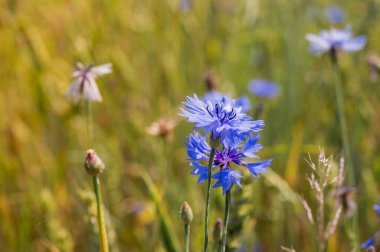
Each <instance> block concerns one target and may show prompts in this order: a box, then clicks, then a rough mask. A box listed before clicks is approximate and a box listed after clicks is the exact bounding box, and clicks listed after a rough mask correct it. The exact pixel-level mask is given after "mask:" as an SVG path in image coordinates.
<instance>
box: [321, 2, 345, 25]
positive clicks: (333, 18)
mask: <svg viewBox="0 0 380 252" xmlns="http://www.w3.org/2000/svg"><path fill="white" fill-rule="evenodd" d="M324 14H325V17H326V19H327V20H328V21H329V22H330V23H333V24H339V23H342V22H343V20H344V18H345V16H346V14H345V13H344V11H343V10H342V9H341V8H338V7H336V6H330V7H327V8H326V9H325V13H324Z"/></svg>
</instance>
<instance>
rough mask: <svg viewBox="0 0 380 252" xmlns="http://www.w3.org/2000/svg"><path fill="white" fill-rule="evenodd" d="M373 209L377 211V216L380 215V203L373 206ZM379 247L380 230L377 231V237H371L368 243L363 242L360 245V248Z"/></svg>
mask: <svg viewBox="0 0 380 252" xmlns="http://www.w3.org/2000/svg"><path fill="white" fill-rule="evenodd" d="M373 209H374V210H375V211H376V213H377V214H379V215H380V201H379V203H378V204H377V205H373ZM379 245H380V230H379V231H377V232H376V233H375V235H374V236H373V237H371V238H370V239H368V240H367V241H366V242H363V243H362V244H360V247H361V248H365V249H368V248H370V247H371V246H374V247H376V246H379Z"/></svg>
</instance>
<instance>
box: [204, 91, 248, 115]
mask: <svg viewBox="0 0 380 252" xmlns="http://www.w3.org/2000/svg"><path fill="white" fill-rule="evenodd" d="M223 98H224V99H230V100H231V99H232V98H230V97H229V96H227V95H224V94H222V93H220V92H218V91H215V90H212V91H209V92H207V93H206V94H205V95H204V96H203V98H202V101H204V102H208V101H209V102H211V103H215V102H221V101H222V100H223ZM235 107H241V112H243V113H246V112H248V111H249V110H251V108H252V104H251V101H250V100H249V98H248V97H247V96H245V95H243V96H241V97H239V98H237V99H236V100H235Z"/></svg>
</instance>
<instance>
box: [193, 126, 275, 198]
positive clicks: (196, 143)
mask: <svg viewBox="0 0 380 252" xmlns="http://www.w3.org/2000/svg"><path fill="white" fill-rule="evenodd" d="M259 137H260V136H259V135H255V136H249V137H248V138H247V139H246V141H245V142H244V143H243V142H242V141H241V140H240V139H234V140H236V141H235V142H234V143H232V142H231V143H224V144H223V146H222V148H221V149H217V150H216V153H215V158H214V163H213V169H214V168H220V170H219V171H218V172H216V173H215V174H214V175H213V176H212V178H214V179H217V182H216V183H215V185H214V188H215V187H220V186H222V187H223V194H225V193H226V192H227V191H228V190H229V189H230V188H231V187H232V185H233V184H236V185H237V186H239V187H241V184H240V178H242V177H243V176H242V175H241V172H240V171H239V170H234V169H232V167H231V163H235V164H237V165H240V166H243V167H246V168H247V169H248V170H249V172H250V173H251V175H252V176H255V177H257V176H258V175H259V173H266V170H265V169H266V168H268V167H269V166H270V163H271V161H272V160H271V159H269V160H265V161H261V162H255V163H247V162H246V161H244V159H245V158H258V156H257V155H256V154H255V153H256V152H258V151H259V150H260V149H261V148H262V145H261V144H257V142H258V140H259ZM186 146H187V148H188V150H187V154H188V156H189V159H190V160H191V162H190V165H191V166H193V167H194V169H193V171H192V172H191V174H193V175H198V176H199V178H198V183H201V182H203V181H205V180H207V178H208V167H207V166H204V165H202V164H201V163H200V161H202V160H208V159H209V156H210V150H211V148H210V146H209V145H208V143H207V141H206V138H205V136H203V135H201V134H199V133H198V132H194V133H193V134H190V136H189V138H188V141H187V143H186Z"/></svg>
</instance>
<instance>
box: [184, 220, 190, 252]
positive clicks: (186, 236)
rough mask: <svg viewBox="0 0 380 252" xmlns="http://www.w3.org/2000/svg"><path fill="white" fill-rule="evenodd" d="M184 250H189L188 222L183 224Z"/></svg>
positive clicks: (187, 251) (186, 251)
mask: <svg viewBox="0 0 380 252" xmlns="http://www.w3.org/2000/svg"><path fill="white" fill-rule="evenodd" d="M184 227H185V252H189V251H190V223H189V224H185V225H184Z"/></svg>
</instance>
